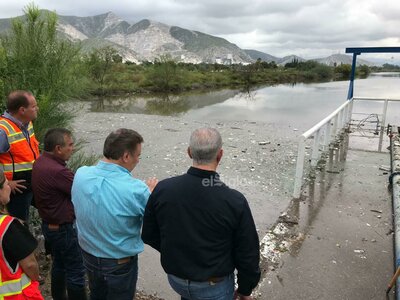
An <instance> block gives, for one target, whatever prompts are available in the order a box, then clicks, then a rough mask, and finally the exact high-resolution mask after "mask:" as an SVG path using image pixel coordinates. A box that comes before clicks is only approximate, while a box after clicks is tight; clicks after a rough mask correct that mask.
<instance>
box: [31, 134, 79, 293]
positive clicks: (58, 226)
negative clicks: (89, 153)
mask: <svg viewBox="0 0 400 300" xmlns="http://www.w3.org/2000/svg"><path fill="white" fill-rule="evenodd" d="M73 150H74V141H73V138H72V134H71V132H70V131H69V130H67V129H64V128H53V129H50V130H48V131H47V133H46V135H45V137H44V152H43V154H42V155H41V156H40V157H39V158H38V159H37V160H36V162H35V164H34V165H33V170H32V189H33V193H34V197H35V201H36V206H37V209H38V211H39V215H40V217H41V218H42V231H43V235H44V237H45V239H46V241H47V242H48V243H49V245H50V248H51V255H52V258H53V265H52V269H51V294H52V297H53V299H54V300H59V299H60V300H65V299H74V300H80V299H86V290H85V279H84V274H85V271H84V267H83V262H82V254H81V250H80V248H79V244H78V239H77V235H76V229H75V226H74V221H75V213H74V206H73V204H72V202H71V187H72V182H73V179H74V173H73V172H72V171H71V170H70V169H68V168H67V166H66V161H68V159H69V158H70V157H71V155H72V152H73ZM66 292H67V294H68V298H67V294H66Z"/></svg>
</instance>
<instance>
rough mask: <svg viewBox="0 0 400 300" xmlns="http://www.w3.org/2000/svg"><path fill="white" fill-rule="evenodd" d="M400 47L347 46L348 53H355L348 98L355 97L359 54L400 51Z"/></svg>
mask: <svg viewBox="0 0 400 300" xmlns="http://www.w3.org/2000/svg"><path fill="white" fill-rule="evenodd" d="M399 52H400V47H361V48H346V53H353V62H352V64H351V74H350V84H349V91H348V93H347V100H350V99H351V98H353V91H354V77H355V74H356V62H357V55H360V54H361V53H399Z"/></svg>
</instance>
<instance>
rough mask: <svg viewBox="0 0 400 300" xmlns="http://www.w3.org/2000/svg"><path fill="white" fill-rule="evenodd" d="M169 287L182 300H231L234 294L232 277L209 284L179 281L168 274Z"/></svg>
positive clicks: (179, 279)
mask: <svg viewBox="0 0 400 300" xmlns="http://www.w3.org/2000/svg"><path fill="white" fill-rule="evenodd" d="M168 281H169V284H170V285H171V287H172V288H173V289H174V291H175V292H177V293H178V294H179V295H181V299H182V300H189V299H190V300H206V299H207V300H232V299H233V293H234V286H235V282H234V276H233V274H230V275H228V276H225V277H224V278H223V280H222V281H220V282H216V283H210V282H209V281H204V282H198V281H190V280H186V279H181V278H179V277H176V276H174V275H170V274H168Z"/></svg>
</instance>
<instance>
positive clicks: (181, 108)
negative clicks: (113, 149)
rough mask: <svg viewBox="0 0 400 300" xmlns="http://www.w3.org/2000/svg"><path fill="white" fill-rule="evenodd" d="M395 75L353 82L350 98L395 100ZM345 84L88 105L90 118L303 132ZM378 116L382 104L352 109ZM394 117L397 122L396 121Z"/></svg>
mask: <svg viewBox="0 0 400 300" xmlns="http://www.w3.org/2000/svg"><path fill="white" fill-rule="evenodd" d="M399 83H400V77H399V73H381V74H371V75H370V76H369V77H368V78H367V79H357V80H356V81H355V85H354V86H355V90H354V96H355V97H365V96H369V97H378V98H383V97H388V98H400V84H399ZM347 91H348V81H336V82H327V83H312V84H296V85H288V84H286V85H284V84H283V85H277V86H269V87H264V88H259V89H257V90H254V91H252V92H251V93H250V94H247V93H240V92H239V91H237V90H223V91H216V92H208V93H202V94H185V95H181V96H171V95H170V96H169V97H168V98H160V97H146V98H143V97H129V98H108V99H103V100H99V101H93V102H92V103H91V111H93V112H130V113H139V114H152V115H166V116H177V117H185V118H188V119H193V120H216V121H244V120H247V121H257V122H265V123H274V124H277V125H281V126H284V127H285V126H288V125H289V126H291V127H294V128H298V129H300V130H307V129H308V128H309V127H311V126H313V125H314V124H316V123H317V122H319V121H320V120H321V119H322V118H323V117H324V116H326V115H328V114H329V113H331V112H332V111H333V110H335V109H336V108H337V107H338V106H340V105H341V104H342V103H343V102H344V101H345V99H346V97H347ZM399 109H400V105H397V104H390V105H389V114H388V121H389V122H394V121H397V123H398V122H399V121H400V117H399V114H398V113H397V114H396V111H399ZM357 111H360V112H370V111H371V112H376V111H378V112H379V113H381V112H382V104H381V103H377V102H369V103H362V104H358V103H356V105H355V112H357ZM396 117H397V119H396Z"/></svg>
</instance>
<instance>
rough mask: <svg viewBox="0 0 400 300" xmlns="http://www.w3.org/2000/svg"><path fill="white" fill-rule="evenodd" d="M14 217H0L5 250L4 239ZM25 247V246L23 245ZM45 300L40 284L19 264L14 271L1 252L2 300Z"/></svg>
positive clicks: (0, 284) (0, 229)
mask: <svg viewBox="0 0 400 300" xmlns="http://www.w3.org/2000/svg"><path fill="white" fill-rule="evenodd" d="M13 220H14V218H13V217H11V216H7V215H0V242H1V247H2V248H3V237H4V234H5V233H6V231H7V229H8V227H9V226H10V224H11V222H12V221H13ZM21 246H22V247H23V245H21ZM26 299H29V300H43V296H42V294H41V293H40V291H39V283H38V282H37V281H32V280H31V279H30V278H29V277H28V276H27V275H26V274H25V273H24V271H23V270H22V268H21V266H20V265H19V264H17V267H16V270H15V271H14V270H13V269H12V268H11V267H10V266H9V264H8V262H7V260H6V259H5V257H4V253H3V250H1V251H0V300H26Z"/></svg>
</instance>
